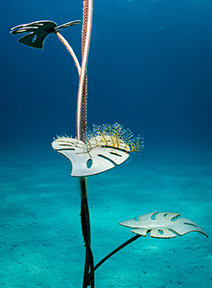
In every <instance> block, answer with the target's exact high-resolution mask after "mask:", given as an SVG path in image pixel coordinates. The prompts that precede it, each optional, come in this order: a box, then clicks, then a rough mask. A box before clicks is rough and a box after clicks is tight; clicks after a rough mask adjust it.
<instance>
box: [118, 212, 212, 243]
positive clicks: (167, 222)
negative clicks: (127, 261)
mask: <svg viewBox="0 0 212 288" xmlns="http://www.w3.org/2000/svg"><path fill="white" fill-rule="evenodd" d="M157 213H158V212H153V213H149V214H144V215H141V216H140V217H138V219H136V218H134V219H131V220H126V221H123V222H120V223H119V224H120V225H122V226H126V227H130V228H136V229H133V230H130V231H131V232H133V233H136V234H138V235H142V236H146V234H147V233H148V232H150V236H151V237H154V238H174V237H176V236H177V235H176V234H178V235H180V236H182V235H184V234H186V233H189V232H193V231H197V232H200V233H202V234H204V235H205V236H206V237H208V236H207V234H206V233H205V232H204V231H203V230H202V228H201V227H199V226H198V225H197V224H196V223H194V222H192V221H191V220H188V219H186V218H179V219H175V218H176V217H178V216H180V214H179V213H171V212H161V213H158V214H157ZM156 214H157V215H156ZM154 216H155V218H154V219H152V217H154ZM175 233H176V234H175Z"/></svg>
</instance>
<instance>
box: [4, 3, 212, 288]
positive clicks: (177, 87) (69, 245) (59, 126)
mask: <svg viewBox="0 0 212 288" xmlns="http://www.w3.org/2000/svg"><path fill="white" fill-rule="evenodd" d="M1 12H2V13H1V17H2V29H1V41H2V42H1V57H0V67H1V69H0V77H1V85H0V95H1V105H0V117H1V120H0V130H1V133H0V148H1V149H0V175H1V176H0V199H1V201H0V287H6V288H12V287H13V288H24V287H26V288H28V287H32V288H35V287H36V288H37V287H43V288H60V287H61V288H62V287H63V288H65V287H76V288H77V287H81V286H82V277H83V268H84V254H85V248H84V243H83V238H82V232H81V224H80V216H79V214H80V190H79V179H77V178H72V177H70V172H71V165H70V163H69V162H68V160H66V159H65V158H63V157H62V156H60V155H58V154H57V153H56V152H54V151H53V149H52V148H51V142H52V141H53V137H55V136H56V135H69V136H71V135H72V136H73V137H75V134H76V132H75V130H76V129H75V126H76V124H75V123H76V119H75V118H76V99H77V89H78V75H77V71H76V68H75V67H74V63H73V60H72V59H71V57H70V56H69V54H68V53H67V51H66V49H65V48H64V47H63V46H62V44H61V43H60V42H59V41H58V39H57V37H55V35H50V36H49V37H48V38H47V39H46V41H45V46H44V50H41V51H38V50H35V49H30V48H28V47H26V46H23V45H21V44H19V43H17V40H18V37H16V36H13V35H10V34H9V32H10V29H11V28H12V27H14V26H17V25H19V24H24V23H29V22H32V21H38V20H44V19H45V20H52V21H55V22H56V23H58V25H61V24H63V23H66V22H69V21H73V20H77V19H82V1H79V0H73V1H70V0H64V1H60V3H58V2H57V1H52V0H51V1H50V0H45V1H43V0H42V1H40V0H36V1H25V0H13V1H5V2H4V3H3V4H2V5H1ZM93 13H94V18H93V30H92V39H91V49H90V54H89V62H88V126H89V127H90V128H92V125H93V123H94V124H97V125H101V124H103V123H109V124H113V123H115V122H118V123H121V124H123V125H124V127H125V128H127V127H129V128H130V129H131V130H132V131H133V133H134V135H135V136H137V135H138V134H139V135H140V136H141V137H144V139H145V149H144V151H143V152H142V153H141V155H136V154H135V155H132V157H130V160H129V161H127V163H124V164H123V165H121V166H120V167H115V168H114V169H113V170H110V171H108V172H105V173H103V174H100V175H97V176H93V177H90V178H88V181H87V186H88V197H89V204H90V214H91V215H90V216H91V226H92V227H91V228H92V248H93V252H94V259H95V263H97V262H98V261H99V260H101V259H102V258H103V257H104V256H105V255H106V254H107V253H109V252H110V251H111V250H113V249H114V248H116V247H117V246H119V245H120V244H122V243H123V242H124V241H126V240H127V239H129V238H130V237H132V236H133V234H132V233H131V232H130V231H129V229H128V228H125V227H121V226H120V225H119V222H121V221H125V220H128V219H132V218H134V217H138V216H140V215H142V214H146V213H151V212H155V211H159V212H166V211H168V212H176V213H181V216H182V217H185V218H188V219H190V220H192V221H194V222H195V223H197V224H198V225H200V226H201V227H202V228H203V229H204V231H205V232H206V233H207V234H208V236H209V238H206V237H205V236H204V235H202V234H199V233H196V232H193V233H190V234H187V235H185V236H183V237H176V239H170V240H161V239H160V240H159V239H151V238H150V237H149V236H147V237H141V238H139V239H138V240H136V242H134V243H132V244H130V245H129V246H127V247H126V248H124V249H123V250H122V251H120V252H119V253H117V254H116V255H114V256H113V257H112V258H111V259H109V260H108V261H107V262H106V263H104V264H103V265H102V266H101V267H100V268H99V269H98V270H97V271H96V276H95V277H96V287H97V288H98V287H114V288H116V287H125V288H131V287H136V288H141V287H148V288H150V287H151V288H165V287H167V288H175V287H183V288H184V287H192V288H199V287H201V288H208V287H211V285H212V274H211V272H212V253H211V252H212V248H211V247H212V243H211V227H212V221H211V219H212V215H211V211H212V204H211V203H212V201H211V200H212V199H211V197H212V193H211V192H212V168H211V163H212V146H211V142H212V133H211V127H212V113H211V111H212V97H211V91H212V68H211V67H212V57H211V47H212V28H211V27H212V17H211V15H212V4H211V1H210V0H201V1H199V0H167V1H165V0H164V1H162V0H157V1H156V0H155V1H152V0H151V1H150V0H145V1H141V0H132V1H127V0H126V1H124V0H122V1H120V0H107V1H103V0H94V10H93ZM61 33H62V34H63V35H64V37H66V38H67V40H68V41H69V42H70V43H71V45H72V46H73V49H74V51H75V52H76V54H77V56H78V58H79V60H80V55H81V48H80V45H81V43H80V41H81V40H80V38H81V26H80V25H77V26H75V27H71V28H69V29H64V30H63V31H62V32H61Z"/></svg>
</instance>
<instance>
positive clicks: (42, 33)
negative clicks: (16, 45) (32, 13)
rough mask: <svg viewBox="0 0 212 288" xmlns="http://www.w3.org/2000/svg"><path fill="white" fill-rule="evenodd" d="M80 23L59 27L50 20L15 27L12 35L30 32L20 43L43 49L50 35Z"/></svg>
mask: <svg viewBox="0 0 212 288" xmlns="http://www.w3.org/2000/svg"><path fill="white" fill-rule="evenodd" d="M78 23H80V20H76V21H72V22H68V23H65V24H63V25H60V26H57V23H55V22H53V21H49V20H43V21H36V22H31V23H28V24H22V25H18V26H16V27H13V28H12V29H11V31H10V33H11V34H13V35H16V34H20V33H28V32H29V33H28V34H27V35H25V36H23V37H22V38H20V39H19V40H18V42H20V43H22V44H24V45H27V46H30V47H33V48H38V49H42V48H43V44H44V40H45V39H46V37H47V36H48V35H49V34H50V33H53V32H55V31H56V29H58V28H67V27H70V26H73V25H76V24H78Z"/></svg>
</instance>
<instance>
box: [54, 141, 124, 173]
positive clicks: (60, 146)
mask: <svg viewBox="0 0 212 288" xmlns="http://www.w3.org/2000/svg"><path fill="white" fill-rule="evenodd" d="M90 142H91V141H90ZM52 147H53V149H54V150H56V151H57V152H58V153H60V154H62V155H63V156H65V157H66V158H68V159H69V160H70V161H71V164H72V172H71V176H75V177H84V176H90V175H95V174H98V173H101V172H104V171H107V170H109V169H112V168H114V167H115V165H114V163H115V164H116V165H120V164H122V163H123V162H124V161H125V160H127V158H128V157H129V153H127V152H126V151H124V150H121V149H118V148H113V147H109V146H107V147H105V146H96V144H95V147H92V146H90V144H85V143H84V142H83V141H80V140H77V139H75V138H69V137H62V138H58V139H56V140H55V141H54V142H53V143H52Z"/></svg>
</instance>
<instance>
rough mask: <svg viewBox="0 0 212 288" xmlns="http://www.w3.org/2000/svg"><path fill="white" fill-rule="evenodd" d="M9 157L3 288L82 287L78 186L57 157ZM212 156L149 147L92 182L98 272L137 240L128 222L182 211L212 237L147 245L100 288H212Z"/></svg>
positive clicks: (0, 228) (1, 192) (110, 267)
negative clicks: (120, 247) (122, 223)
mask: <svg viewBox="0 0 212 288" xmlns="http://www.w3.org/2000/svg"><path fill="white" fill-rule="evenodd" d="M32 151H33V153H31V154H30V153H29V151H27V150H26V149H25V150H13V151H1V155H0V160H1V161H0V172H1V183H0V196H1V202H0V217H1V218H0V287H6V288H12V287H14V288H24V287H26V288H30V287H36V288H37V287H43V288H44V287H45V288H66V287H76V288H78V287H81V286H82V275H83V267H84V252H85V251H84V244H83V242H82V235H81V227H80V218H79V213H80V196H79V195H80V192H79V184H78V179H75V178H71V177H70V176H69V174H70V171H71V166H70V164H69V162H68V160H66V159H65V158H63V157H62V156H59V155H57V153H55V152H54V151H52V150H51V148H50V150H49V151H41V152H40V153H38V151H37V149H33V150H32ZM211 160H212V151H209V150H208V149H207V148H205V147H204V149H201V148H196V149H195V148H194V147H193V148H192V149H191V147H186V146H182V147H177V146H176V147H172V148H171V149H170V148H167V147H156V148H154V149H150V148H147V149H145V151H144V152H143V153H142V155H141V156H136V155H133V157H132V159H131V161H130V162H129V163H126V164H124V165H122V166H120V167H116V168H115V169H113V170H111V171H108V172H106V173H103V174H100V175H98V176H93V177H91V178H89V179H88V181H87V184H88V195H89V204H90V213H91V222H92V224H91V225H92V247H93V252H94V257H95V263H97V262H98V261H99V260H101V258H103V257H104V256H105V255H106V254H107V252H108V253H109V252H110V251H111V250H113V249H114V248H115V247H117V246H118V245H120V244H121V243H123V242H124V241H126V240H127V239H129V238H130V237H132V236H134V234H132V233H131V232H129V229H128V228H125V227H121V226H119V224H118V223H119V222H120V221H124V220H127V219H131V218H134V217H137V216H139V215H141V214H145V213H150V212H154V211H160V212H165V211H169V212H179V213H181V216H182V217H185V218H188V219H190V220H192V221H194V222H196V223H197V224H198V225H200V226H201V227H202V228H203V229H204V230H205V232H206V233H207V234H208V235H209V238H206V237H205V236H204V235H202V234H200V233H196V232H194V233H190V234H187V235H185V236H183V237H180V236H179V237H177V238H175V239H170V240H158V239H151V238H150V237H149V236H148V237H143V238H139V239H138V240H136V241H135V242H133V243H132V244H130V245H129V246H128V247H126V248H124V249H123V250H122V251H120V252H119V253H117V254H116V255H114V256H113V257H112V258H111V259H109V260H108V261H107V262H105V263H104V264H103V265H102V266H101V267H100V268H99V269H98V270H97V271H96V276H95V279H96V285H95V287H96V288H98V287H101V288H102V287H111V288H112V287H113V288H115V287H122V288H130V287H136V288H140V287H145V288H153V287H154V288H165V287H168V288H172V287H186V288H187V287H192V288H200V287H201V288H206V287H207V288H209V287H212V240H211V239H212V229H211V228H212V225H211V224H212V173H211V172H212V169H211V168H212V167H211V163H212V161H211Z"/></svg>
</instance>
